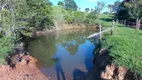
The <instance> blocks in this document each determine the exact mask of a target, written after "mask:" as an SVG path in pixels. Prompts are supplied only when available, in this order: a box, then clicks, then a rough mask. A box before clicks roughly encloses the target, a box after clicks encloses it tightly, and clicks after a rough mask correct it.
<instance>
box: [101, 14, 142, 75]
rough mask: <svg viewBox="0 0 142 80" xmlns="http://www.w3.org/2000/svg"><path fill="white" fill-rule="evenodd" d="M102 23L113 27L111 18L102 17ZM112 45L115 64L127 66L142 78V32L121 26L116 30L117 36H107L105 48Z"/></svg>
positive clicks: (104, 43)
mask: <svg viewBox="0 0 142 80" xmlns="http://www.w3.org/2000/svg"><path fill="white" fill-rule="evenodd" d="M101 18H104V19H105V20H102V23H105V26H107V27H108V26H110V27H111V24H112V23H111V22H110V21H109V20H110V19H111V16H108V15H102V16H101ZM109 45H112V46H113V47H112V49H111V55H112V56H113V57H115V58H116V59H115V60H114V63H116V64H117V65H119V66H125V67H128V68H129V69H131V70H132V71H134V72H136V73H137V74H141V76H142V31H141V30H135V29H132V28H128V27H126V26H123V25H121V24H119V25H118V27H117V28H116V32H115V34H113V35H112V36H106V41H105V42H103V47H108V46H109Z"/></svg>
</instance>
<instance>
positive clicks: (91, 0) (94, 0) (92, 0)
mask: <svg viewBox="0 0 142 80" xmlns="http://www.w3.org/2000/svg"><path fill="white" fill-rule="evenodd" d="M88 1H89V2H96V1H98V0H88Z"/></svg>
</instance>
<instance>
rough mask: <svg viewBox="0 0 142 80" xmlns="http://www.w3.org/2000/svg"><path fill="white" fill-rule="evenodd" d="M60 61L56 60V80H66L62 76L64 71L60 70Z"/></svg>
mask: <svg viewBox="0 0 142 80" xmlns="http://www.w3.org/2000/svg"><path fill="white" fill-rule="evenodd" d="M60 61H61V60H60V59H58V61H57V62H56V64H55V70H56V74H57V80H66V78H65V75H64V71H63V69H62V66H61V63H60ZM60 75H61V76H62V79H61V77H60Z"/></svg>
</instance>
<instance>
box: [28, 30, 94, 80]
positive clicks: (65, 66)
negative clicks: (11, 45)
mask: <svg viewBox="0 0 142 80" xmlns="http://www.w3.org/2000/svg"><path fill="white" fill-rule="evenodd" d="M92 33H94V31H86V30H79V31H61V32H52V33H49V34H47V35H44V36H40V37H38V38H37V39H36V40H34V41H32V42H30V43H29V47H28V50H29V52H30V53H33V54H32V55H33V56H35V57H36V58H37V59H38V61H39V62H38V64H37V65H38V67H39V68H40V69H41V71H42V72H43V73H44V74H45V75H47V76H50V77H51V80H72V78H73V77H74V76H80V75H82V74H81V73H80V72H88V71H90V70H91V69H92V66H93V62H92V60H93V57H94V55H93V54H92V52H93V50H94V48H95V46H94V44H93V43H91V41H90V40H87V39H86V37H87V36H89V35H90V34H92ZM39 63H40V65H39ZM79 71H80V72H79Z"/></svg>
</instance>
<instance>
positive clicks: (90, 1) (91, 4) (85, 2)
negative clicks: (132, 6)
mask: <svg viewBox="0 0 142 80" xmlns="http://www.w3.org/2000/svg"><path fill="white" fill-rule="evenodd" d="M50 1H51V2H52V3H53V5H57V3H58V2H59V1H64V0H50ZM74 1H75V2H76V4H77V6H78V7H79V8H81V11H85V8H90V9H94V8H95V6H96V3H97V1H101V2H105V4H106V5H108V4H114V2H115V1H118V0H74ZM119 1H123V0H119ZM105 11H109V10H108V8H107V7H105V8H104V10H103V12H105Z"/></svg>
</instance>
